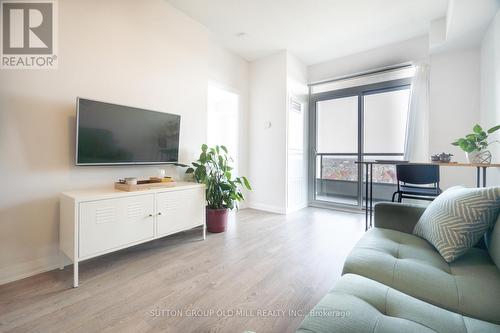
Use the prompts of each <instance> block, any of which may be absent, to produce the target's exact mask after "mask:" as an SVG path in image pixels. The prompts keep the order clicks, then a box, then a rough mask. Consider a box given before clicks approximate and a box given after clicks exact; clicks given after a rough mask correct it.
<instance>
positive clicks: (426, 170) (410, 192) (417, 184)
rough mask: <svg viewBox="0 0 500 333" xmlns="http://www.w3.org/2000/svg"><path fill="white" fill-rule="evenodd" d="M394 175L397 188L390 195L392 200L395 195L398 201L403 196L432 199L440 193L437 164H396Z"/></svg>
mask: <svg viewBox="0 0 500 333" xmlns="http://www.w3.org/2000/svg"><path fill="white" fill-rule="evenodd" d="M396 177H397V183H398V190H397V191H396V192H394V194H393V195H392V201H393V202H394V200H395V199H396V195H397V196H398V202H401V201H402V200H403V199H404V198H407V199H419V200H429V201H432V200H434V198H435V197H437V196H438V195H439V194H440V193H441V189H440V188H439V166H438V165H434V164H397V165H396Z"/></svg>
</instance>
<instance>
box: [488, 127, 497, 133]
mask: <svg viewBox="0 0 500 333" xmlns="http://www.w3.org/2000/svg"><path fill="white" fill-rule="evenodd" d="M499 129H500V125H497V126H494V127H492V128H490V129H489V130H488V134H491V133H493V132H496V131H498V130H499Z"/></svg>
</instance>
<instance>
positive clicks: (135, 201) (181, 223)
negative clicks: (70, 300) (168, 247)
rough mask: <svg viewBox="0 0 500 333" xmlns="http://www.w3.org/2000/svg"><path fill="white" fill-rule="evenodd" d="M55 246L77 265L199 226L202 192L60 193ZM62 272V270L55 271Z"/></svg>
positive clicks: (191, 186) (186, 186)
mask: <svg viewBox="0 0 500 333" xmlns="http://www.w3.org/2000/svg"><path fill="white" fill-rule="evenodd" d="M60 202H61V206H60V210H61V212H60V213H61V215H60V218H61V221H60V231H59V238H60V240H59V246H60V248H61V251H62V252H63V253H64V254H65V255H66V256H67V257H68V258H69V259H71V261H72V262H73V274H74V278H73V286H74V287H78V263H79V262H81V261H83V260H87V259H90V258H94V257H97V256H100V255H103V254H106V253H110V252H113V251H117V250H120V249H124V248H127V247H130V246H134V245H137V244H140V243H144V242H147V241H150V240H153V239H157V238H161V237H164V236H167V235H170V234H174V233H176V232H179V231H183V230H188V229H191V228H194V227H197V226H203V239H205V235H206V226H205V188H204V186H203V185H201V184H196V183H177V185H176V186H174V187H168V188H154V189H149V190H141V191H135V192H124V191H118V190H113V189H102V190H83V191H74V192H65V193H62V194H61V201H60ZM62 268H64V266H63V265H62V267H61V269H62Z"/></svg>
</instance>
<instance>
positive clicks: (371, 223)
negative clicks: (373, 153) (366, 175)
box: [370, 163, 373, 228]
mask: <svg viewBox="0 0 500 333" xmlns="http://www.w3.org/2000/svg"><path fill="white" fill-rule="evenodd" d="M371 227H373V164H371V163H370V228H371Z"/></svg>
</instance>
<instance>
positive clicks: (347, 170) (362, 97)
mask: <svg viewBox="0 0 500 333" xmlns="http://www.w3.org/2000/svg"><path fill="white" fill-rule="evenodd" d="M409 98H410V79H398V80H392V81H386V82H380V83H375V84H369V85H364V86H357V87H349V88H344V89H339V90H334V91H327V92H320V93H317V94H311V112H310V145H311V154H312V155H313V156H312V158H311V159H310V160H311V165H310V170H311V172H310V185H311V186H310V189H311V193H310V202H311V204H312V205H318V206H346V207H351V208H362V207H363V205H364V197H365V195H364V182H365V181H366V180H365V179H364V178H363V177H364V171H363V170H362V167H363V166H362V165H360V164H357V163H355V162H356V161H362V160H373V159H391V160H402V159H403V156H404V145H405V136H406V127H407V118H408V104H409ZM373 179H374V188H373V191H374V198H375V200H377V199H378V200H390V198H391V195H392V193H393V192H394V191H395V181H396V175H395V170H394V167H393V166H390V165H376V166H375V167H374V169H373Z"/></svg>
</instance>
